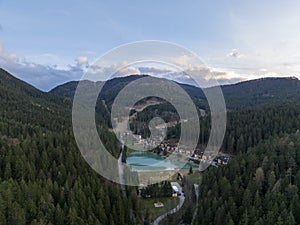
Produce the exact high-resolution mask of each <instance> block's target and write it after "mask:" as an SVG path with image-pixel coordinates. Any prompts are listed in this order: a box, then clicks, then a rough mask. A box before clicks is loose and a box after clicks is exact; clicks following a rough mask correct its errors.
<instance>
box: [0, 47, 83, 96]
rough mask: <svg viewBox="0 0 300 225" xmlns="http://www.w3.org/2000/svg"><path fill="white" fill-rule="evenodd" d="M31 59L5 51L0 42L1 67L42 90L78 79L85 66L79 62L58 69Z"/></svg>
mask: <svg viewBox="0 0 300 225" xmlns="http://www.w3.org/2000/svg"><path fill="white" fill-rule="evenodd" d="M29 59H30V57H29V58H20V57H18V56H17V55H16V54H14V53H7V52H5V51H4V48H3V46H2V45H1V44H0V64H1V67H2V68H3V69H5V70H7V71H8V72H10V73H11V74H13V75H14V76H16V77H18V78H20V79H22V80H24V81H26V82H28V83H30V84H31V85H33V86H35V87H37V88H39V89H41V90H44V91H48V90H50V89H52V88H53V87H55V86H57V85H59V84H62V83H64V82H67V81H71V80H78V79H80V78H81V77H82V75H83V68H82V67H81V65H78V64H76V65H70V66H69V67H67V68H65V69H58V68H57V67H56V66H55V65H53V66H50V65H47V64H41V63H36V62H34V61H30V60H29Z"/></svg>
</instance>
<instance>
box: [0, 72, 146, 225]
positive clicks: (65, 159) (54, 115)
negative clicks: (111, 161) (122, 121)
mask: <svg viewBox="0 0 300 225" xmlns="http://www.w3.org/2000/svg"><path fill="white" fill-rule="evenodd" d="M0 104H1V105H0V224H1V225H2V224H3V225H6V224H18V225H25V224H66V225H67V224H76V225H77V224H78V225H81V224H82V225H85V224H91V225H92V224H97V225H102V224H123V225H127V224H141V223H142V221H141V213H140V211H139V210H138V209H137V208H136V207H135V206H137V205H138V204H137V198H136V194H135V191H134V190H133V189H130V188H128V195H129V197H125V196H124V195H123V193H122V191H121V189H120V187H119V185H116V184H112V183H111V182H109V181H107V180H105V179H104V178H102V177H101V176H100V175H99V174H97V173H96V172H95V171H93V170H92V169H91V167H90V166H89V165H88V164H87V163H86V162H85V160H84V159H83V158H82V156H81V154H80V151H79V150H78V148H77V145H76V142H75V139H74V137H73V132H72V129H71V127H72V126H71V125H72V124H71V119H70V118H71V107H70V106H71V101H70V99H69V100H68V99H64V98H62V97H60V96H57V95H53V94H51V93H44V92H41V91H39V90H37V89H36V88H34V87H32V86H30V85H28V84H27V83H25V82H23V81H21V80H19V79H16V78H15V77H13V76H12V75H10V74H9V73H7V72H6V71H4V70H1V71H0ZM99 136H100V137H101V140H104V142H105V145H106V146H109V147H110V148H109V149H110V150H111V151H112V152H114V155H116V154H117V153H118V151H119V150H118V146H117V143H116V140H115V137H114V136H112V135H111V134H110V133H109V132H108V131H107V130H106V129H105V128H102V129H101V130H100V131H99ZM131 190H132V191H133V193H131ZM131 196H133V197H132V198H131Z"/></svg>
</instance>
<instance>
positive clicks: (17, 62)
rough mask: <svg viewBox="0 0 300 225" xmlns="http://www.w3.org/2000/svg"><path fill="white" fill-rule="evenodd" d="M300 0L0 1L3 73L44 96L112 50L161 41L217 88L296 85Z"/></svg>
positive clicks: (299, 68)
mask: <svg viewBox="0 0 300 225" xmlns="http://www.w3.org/2000/svg"><path fill="white" fill-rule="evenodd" d="M299 12H300V2H299V1H296V0H295V1H279V0H275V1H211V0H206V1H174V0H172V1H168V0H166V1H132V0H128V1H92V0H85V1H81V0H73V1H56V0H52V1H30V0H29V1H24V2H22V1H14V0H0V67H3V68H4V69H7V70H8V71H10V72H11V73H13V74H14V75H16V76H17V77H19V78H21V79H24V80H26V81H27V82H29V83H31V84H33V85H34V86H36V87H38V88H40V89H42V90H49V89H51V88H53V87H54V86H55V85H58V84H61V83H63V82H66V81H69V80H76V79H77V80H78V79H80V77H81V76H82V73H83V71H84V69H85V68H86V67H87V66H88V65H89V64H90V63H92V62H93V61H94V60H95V59H97V58H98V57H99V56H101V55H102V54H104V53H105V52H107V51H109V50H110V49H112V48H114V47H116V46H119V45H121V44H125V43H128V42H132V41H141V40H153V39H154V40H163V41H170V42H174V43H177V44H180V45H183V46H185V47H187V48H188V49H190V50H192V51H193V52H195V53H196V54H198V55H199V57H200V58H201V59H202V60H203V62H204V63H205V64H206V65H207V66H208V67H209V68H210V69H211V70H212V71H216V72H217V73H216V74H218V77H217V79H218V80H220V82H221V83H231V82H236V81H239V80H245V79H254V78H258V77H267V76H297V77H298V78H300V29H299V28H300V14H299Z"/></svg>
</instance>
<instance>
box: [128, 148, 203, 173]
mask: <svg viewBox="0 0 300 225" xmlns="http://www.w3.org/2000/svg"><path fill="white" fill-rule="evenodd" d="M126 163H127V164H128V165H130V167H131V170H133V171H166V170H176V169H189V168H190V166H192V167H193V168H196V167H197V166H196V165H192V164H189V163H183V162H177V161H171V160H169V159H164V158H162V157H161V156H159V155H157V154H153V153H151V152H132V153H130V154H129V155H128V156H127V158H126Z"/></svg>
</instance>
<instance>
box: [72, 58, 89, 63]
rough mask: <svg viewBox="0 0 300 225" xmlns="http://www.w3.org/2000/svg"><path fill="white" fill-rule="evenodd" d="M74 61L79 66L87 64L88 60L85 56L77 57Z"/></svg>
mask: <svg viewBox="0 0 300 225" xmlns="http://www.w3.org/2000/svg"><path fill="white" fill-rule="evenodd" d="M75 61H76V62H77V63H79V64H87V63H88V58H87V57H85V56H79V57H77V58H76V59H75Z"/></svg>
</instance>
